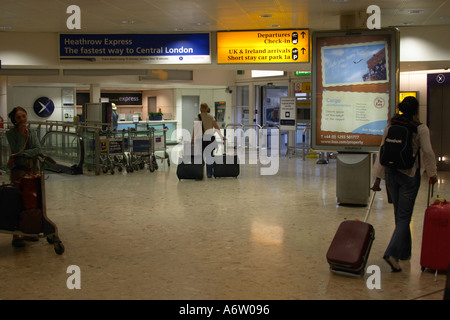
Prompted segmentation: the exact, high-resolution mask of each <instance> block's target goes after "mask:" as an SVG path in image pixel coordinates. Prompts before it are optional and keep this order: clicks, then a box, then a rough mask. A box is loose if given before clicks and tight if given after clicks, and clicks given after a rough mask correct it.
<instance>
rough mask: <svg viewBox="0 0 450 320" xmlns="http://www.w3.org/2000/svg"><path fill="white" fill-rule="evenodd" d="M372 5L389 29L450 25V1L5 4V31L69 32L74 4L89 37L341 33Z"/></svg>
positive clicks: (1, 14) (17, 0) (16, 0)
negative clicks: (345, 22)
mask: <svg viewBox="0 0 450 320" xmlns="http://www.w3.org/2000/svg"><path fill="white" fill-rule="evenodd" d="M372 4H376V5H377V6H379V7H380V9H381V27H383V28H384V27H390V26H405V25H414V26H427V25H449V24H450V0H426V1H425V0H421V1H417V0H377V1H374V0H239V1H238V0H225V1H218V0H126V1H125V0H0V31H3V32H64V33H67V32H68V31H70V30H68V28H67V26H66V21H67V19H68V17H69V16H70V14H68V13H66V11H67V8H68V7H69V6H70V5H78V6H79V8H80V10H81V30H75V31H78V32H80V31H81V32H83V33H159V32H161V33H163V32H164V33H171V32H213V31H217V30H253V29H277V28H282V29H283V28H309V29H312V30H337V29H340V21H341V18H340V17H341V16H346V15H356V16H358V15H360V14H362V15H364V16H365V17H367V14H366V10H367V8H368V6H370V5H372ZM364 21H365V20H364Z"/></svg>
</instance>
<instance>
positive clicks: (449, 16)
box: [0, 0, 450, 85]
mask: <svg viewBox="0 0 450 320" xmlns="http://www.w3.org/2000/svg"><path fill="white" fill-rule="evenodd" d="M373 4H375V5H377V6H378V7H379V8H380V10H381V13H380V14H381V27H382V28H386V27H394V26H396V27H409V26H416V27H417V26H420V27H425V26H444V25H445V26H448V25H450V0H426V1H425V0H420V1H417V0H376V1H375V0H222V1H219V0H0V32H5V33H12V34H14V33H18V32H27V33H28V32H39V33H41V32H42V33H48V32H50V33H70V32H74V33H109V34H113V33H153V34H154V33H178V32H181V33H183V32H215V31H225V30H271V29H273V30H277V29H291V28H302V29H303V28H305V29H310V30H312V31H316V30H317V31H319V30H339V29H342V28H343V25H344V23H347V24H348V23H349V22H350V23H359V26H360V27H365V22H366V20H367V17H368V14H367V12H366V11H367V8H368V7H369V6H370V5H373ZM71 5H77V6H78V7H79V8H80V10H81V14H80V16H81V29H80V30H69V29H68V27H67V25H66V23H67V20H68V19H69V18H70V16H71V15H72V12H71V11H69V13H67V10H68V7H69V6H71ZM369 15H370V14H369ZM98 67H99V66H98V65H96V66H90V67H89V68H98ZM123 67H124V68H126V67H127V66H123ZM201 67H202V66H199V68H201ZM231 67H235V66H230V68H231ZM269 67H270V66H269ZM414 67H415V66H412V67H411V68H414ZM427 67H429V66H421V67H420V68H427ZM406 68H408V66H406ZM166 85H167V84H166Z"/></svg>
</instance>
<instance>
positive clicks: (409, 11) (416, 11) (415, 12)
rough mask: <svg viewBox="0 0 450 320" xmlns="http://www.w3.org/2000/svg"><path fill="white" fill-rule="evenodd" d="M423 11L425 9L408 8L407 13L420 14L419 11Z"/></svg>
mask: <svg viewBox="0 0 450 320" xmlns="http://www.w3.org/2000/svg"><path fill="white" fill-rule="evenodd" d="M424 12H425V10H422V9H413V10H408V13H409V14H421V13H424Z"/></svg>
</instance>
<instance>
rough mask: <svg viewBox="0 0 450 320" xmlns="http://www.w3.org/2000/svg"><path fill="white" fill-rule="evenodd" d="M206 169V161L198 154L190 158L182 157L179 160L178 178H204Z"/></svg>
mask: <svg viewBox="0 0 450 320" xmlns="http://www.w3.org/2000/svg"><path fill="white" fill-rule="evenodd" d="M203 171H204V161H203V159H201V156H200V159H199V158H198V157H197V156H191V158H190V160H187V161H186V159H185V158H180V159H179V160H178V166H177V177H178V180H182V179H189V180H202V179H203Z"/></svg>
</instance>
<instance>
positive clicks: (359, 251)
mask: <svg viewBox="0 0 450 320" xmlns="http://www.w3.org/2000/svg"><path fill="white" fill-rule="evenodd" d="M374 198H375V192H373V194H372V197H371V199H370V202H369V206H368V209H367V214H366V217H365V219H364V221H359V220H346V221H343V222H342V223H341V224H340V225H339V228H338V230H337V231H336V234H335V235H334V238H333V241H332V242H331V244H330V247H329V248H328V252H327V261H328V263H329V265H330V270H331V271H333V272H338V273H345V274H351V275H360V276H362V275H364V272H365V267H366V264H367V260H368V257H369V253H370V249H371V248H372V243H373V240H374V239H375V229H374V228H373V226H372V225H371V224H369V223H367V219H368V217H369V214H370V210H371V208H372V203H373V200H374Z"/></svg>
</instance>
